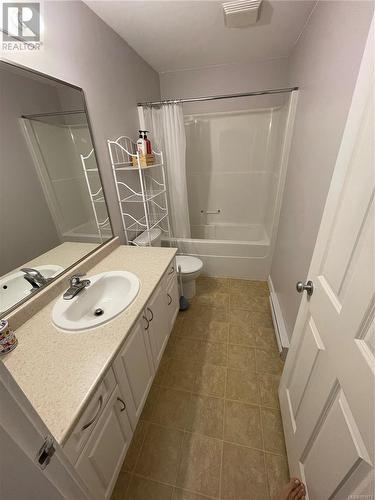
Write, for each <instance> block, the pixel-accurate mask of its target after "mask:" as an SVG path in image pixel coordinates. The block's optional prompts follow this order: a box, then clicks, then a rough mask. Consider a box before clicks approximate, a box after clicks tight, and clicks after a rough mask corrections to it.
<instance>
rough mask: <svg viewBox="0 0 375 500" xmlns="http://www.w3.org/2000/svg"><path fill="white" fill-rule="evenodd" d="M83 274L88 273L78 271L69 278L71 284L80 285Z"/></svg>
mask: <svg viewBox="0 0 375 500" xmlns="http://www.w3.org/2000/svg"><path fill="white" fill-rule="evenodd" d="M82 276H86V273H76V274H73V275H72V276H71V277H70V278H69V281H70V286H75V285H78V284H79V283H80V281H81V280H80V278H82Z"/></svg>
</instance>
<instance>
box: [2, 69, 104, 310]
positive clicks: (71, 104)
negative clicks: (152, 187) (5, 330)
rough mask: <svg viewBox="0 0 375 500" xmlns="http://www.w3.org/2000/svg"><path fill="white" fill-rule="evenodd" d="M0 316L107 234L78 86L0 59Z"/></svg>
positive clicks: (90, 140) (99, 179)
mask: <svg viewBox="0 0 375 500" xmlns="http://www.w3.org/2000/svg"><path fill="white" fill-rule="evenodd" d="M0 81H1V93H0V109H1V115H0V150H1V156H0V317H1V316H2V315H4V313H5V311H7V310H9V309H10V308H12V307H13V306H14V305H15V304H17V303H18V302H19V301H21V300H24V299H25V298H27V297H30V296H32V294H34V293H35V292H37V291H38V290H40V289H41V288H42V287H44V286H45V285H47V284H48V283H50V282H51V281H52V280H53V278H55V277H56V276H57V275H58V274H60V273H61V272H62V271H64V270H65V269H66V268H68V267H70V266H72V265H73V264H74V263H75V262H77V261H78V260H80V259H81V258H83V257H84V256H85V255H87V254H88V253H90V252H91V251H93V250H95V249H96V248H97V247H98V245H100V244H102V243H104V242H105V241H107V240H108V239H110V238H112V236H113V235H112V229H111V224H110V220H109V215H108V210H107V205H106V201H105V197H104V193H103V187H102V183H101V178H100V173H99V169H98V165H97V162H96V156H95V150H94V146H93V142H92V138H91V133H90V127H89V122H88V116H87V114H86V105H85V100H84V95H83V92H82V90H81V89H79V88H77V87H73V86H71V85H68V84H65V83H62V82H59V81H55V80H53V79H50V78H48V77H46V76H44V75H40V74H35V73H33V72H30V71H28V70H25V69H22V68H18V67H16V66H13V65H10V64H8V63H4V62H0Z"/></svg>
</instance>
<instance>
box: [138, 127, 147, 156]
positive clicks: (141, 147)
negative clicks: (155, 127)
mask: <svg viewBox="0 0 375 500" xmlns="http://www.w3.org/2000/svg"><path fill="white" fill-rule="evenodd" d="M137 152H138V153H139V154H140V155H141V156H145V155H146V153H147V143H146V141H145V139H144V136H143V131H142V130H139V137H138V140H137Z"/></svg>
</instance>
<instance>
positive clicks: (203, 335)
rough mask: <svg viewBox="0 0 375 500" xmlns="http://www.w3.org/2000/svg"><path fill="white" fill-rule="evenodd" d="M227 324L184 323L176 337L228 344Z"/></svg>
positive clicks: (194, 321)
mask: <svg viewBox="0 0 375 500" xmlns="http://www.w3.org/2000/svg"><path fill="white" fill-rule="evenodd" d="M228 332H229V323H226V322H223V321H208V322H206V321H202V320H201V319H199V318H198V319H192V320H191V321H190V320H189V321H186V322H185V323H184V325H183V327H182V328H181V330H180V332H179V334H178V335H180V336H181V337H185V338H196V339H200V340H204V341H210V342H224V343H227V342H228Z"/></svg>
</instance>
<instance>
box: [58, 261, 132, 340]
mask: <svg viewBox="0 0 375 500" xmlns="http://www.w3.org/2000/svg"><path fill="white" fill-rule="evenodd" d="M89 280H90V282H91V284H90V285H89V286H88V287H86V288H85V289H84V290H82V291H81V292H79V293H78V294H77V295H76V296H75V297H74V298H73V299H71V300H64V299H63V297H60V298H59V299H58V301H57V302H56V304H55V306H54V308H53V311H52V321H53V323H54V324H55V325H56V326H57V327H58V328H61V329H62V330H68V331H76V332H79V331H81V330H88V329H90V328H95V327H96V326H99V325H102V324H103V323H106V322H107V321H110V320H111V319H113V318H114V317H115V316H117V315H118V314H120V313H121V312H122V311H124V310H125V309H126V308H127V307H129V306H130V304H131V303H132V302H133V300H134V299H135V298H136V296H137V294H138V290H139V279H138V278H137V276H136V275H135V274H133V273H129V272H127V271H110V272H107V273H102V274H96V275H95V276H91V277H89Z"/></svg>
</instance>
